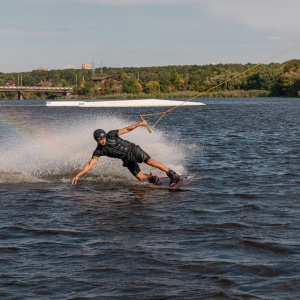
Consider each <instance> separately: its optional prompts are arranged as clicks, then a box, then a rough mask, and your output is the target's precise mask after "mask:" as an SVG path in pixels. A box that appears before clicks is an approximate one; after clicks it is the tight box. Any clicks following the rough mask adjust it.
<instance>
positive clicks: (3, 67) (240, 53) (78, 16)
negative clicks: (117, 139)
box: [0, 0, 300, 73]
mask: <svg viewBox="0 0 300 300" xmlns="http://www.w3.org/2000/svg"><path fill="white" fill-rule="evenodd" d="M299 12H300V0H285V1H283V0H13V1H8V0H0V39H1V47H0V49H1V52H0V72H4V73H6V72H24V71H31V70H34V69H37V68H38V67H45V68H48V69H64V68H71V67H75V68H80V66H81V64H82V63H92V62H94V65H95V67H100V66H101V62H102V65H103V66H106V67H142V66H166V65H195V64H196V65H203V64H208V63H248V62H251V63H259V62H262V61H264V60H266V59H268V58H270V57H271V56H273V55H275V54H277V53H279V52H281V51H284V50H285V49H287V48H289V47H290V46H291V45H294V44H297V43H299V42H300V17H299ZM294 58H296V59H300V47H298V48H294V49H293V50H291V51H289V52H288V53H285V54H283V55H281V56H280V57H277V58H275V59H273V60H272V61H276V62H283V61H286V60H289V59H294Z"/></svg>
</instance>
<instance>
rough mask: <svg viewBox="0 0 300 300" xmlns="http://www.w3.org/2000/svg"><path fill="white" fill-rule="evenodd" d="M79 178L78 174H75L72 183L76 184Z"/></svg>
mask: <svg viewBox="0 0 300 300" xmlns="http://www.w3.org/2000/svg"><path fill="white" fill-rule="evenodd" d="M78 179H79V176H75V177H74V178H73V180H72V185H74V184H76V183H77V181H78Z"/></svg>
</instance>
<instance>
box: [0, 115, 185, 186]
mask: <svg viewBox="0 0 300 300" xmlns="http://www.w3.org/2000/svg"><path fill="white" fill-rule="evenodd" d="M57 112H58V111H57V110H48V111H47V117H46V116H45V115H44V113H43V111H40V114H38V113H36V114H35V115H34V116H33V117H32V116H31V117H32V118H30V115H29V113H28V111H23V112H19V114H18V115H17V114H16V113H15V111H14V112H13V113H12V111H6V112H5V111H1V124H0V125H1V127H0V136H1V140H2V141H1V145H0V153H1V156H0V172H1V173H0V182H3V181H5V182H6V181H11V182H16V181H17V182H18V181H21V182H35V181H37V182H39V181H41V180H42V181H63V180H66V181H69V180H70V179H71V178H72V176H74V175H75V174H76V173H77V172H78V171H79V170H80V169H81V168H82V167H83V166H84V165H85V164H86V163H87V162H88V161H89V159H90V158H91V156H92V153H93V151H94V149H95V148H96V143H95V141H94V140H93V131H94V130H95V129H97V128H103V129H104V130H106V131H108V130H111V129H118V128H123V127H126V126H128V125H129V124H132V123H135V122H136V120H134V121H133V120H131V119H130V118H127V117H120V116H117V115H114V116H112V115H110V116H108V115H107V114H104V113H103V114H99V113H97V114H95V113H90V114H89V116H88V118H87V117H86V115H82V114H81V110H79V111H78V110H77V111H75V112H76V113H75V115H74V112H73V113H68V114H63V113H62V112H59V113H57ZM22 120H23V121H22ZM24 120H25V121H24ZM16 128H18V130H16ZM16 132H17V133H18V134H17V133H16ZM25 132H26V134H22V133H25ZM122 138H124V139H127V140H129V141H132V142H133V143H136V144H138V145H140V147H141V148H142V149H143V150H144V151H146V152H147V153H149V155H150V156H151V157H153V158H154V159H155V160H158V161H160V162H162V163H164V164H166V165H167V166H168V167H170V168H172V169H174V170H176V171H177V172H179V173H184V172H185V168H184V160H185V155H186V149H184V145H183V144H182V143H180V142H179V138H178V137H176V136H174V135H173V136H170V135H168V134H167V133H165V132H163V131H159V130H157V131H155V132H153V133H152V134H149V133H148V131H147V130H146V129H145V128H142V127H140V128H137V129H136V130H134V131H132V132H130V133H128V134H125V135H123V136H122ZM141 170H142V171H143V172H146V173H149V172H150V171H153V169H151V167H149V166H147V165H146V164H141ZM155 172H156V173H157V174H159V175H162V172H161V171H158V170H155ZM99 177H101V178H102V179H105V178H107V179H109V180H111V178H124V179H133V177H132V175H131V174H130V173H129V171H128V170H127V169H126V168H123V167H122V161H121V160H118V159H111V158H107V157H101V158H100V159H99V162H98V163H97V164H96V165H95V166H94V167H93V169H92V170H90V172H89V173H88V174H87V175H85V177H84V178H85V179H91V180H93V179H99Z"/></svg>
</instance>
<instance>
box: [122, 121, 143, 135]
mask: <svg viewBox="0 0 300 300" xmlns="http://www.w3.org/2000/svg"><path fill="white" fill-rule="evenodd" d="M140 126H144V127H146V126H147V122H146V121H145V120H143V121H141V122H139V123H136V124H133V125H130V126H127V127H125V128H122V129H119V135H121V134H124V133H127V132H130V131H132V130H134V129H136V128H137V127H140Z"/></svg>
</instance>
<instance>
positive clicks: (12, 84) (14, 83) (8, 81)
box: [5, 80, 16, 86]
mask: <svg viewBox="0 0 300 300" xmlns="http://www.w3.org/2000/svg"><path fill="white" fill-rule="evenodd" d="M5 85H6V86H16V82H15V81H14V80H6V81H5Z"/></svg>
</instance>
